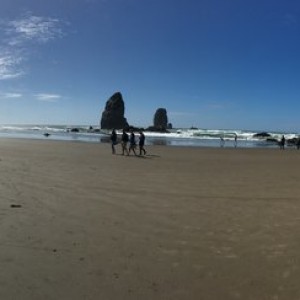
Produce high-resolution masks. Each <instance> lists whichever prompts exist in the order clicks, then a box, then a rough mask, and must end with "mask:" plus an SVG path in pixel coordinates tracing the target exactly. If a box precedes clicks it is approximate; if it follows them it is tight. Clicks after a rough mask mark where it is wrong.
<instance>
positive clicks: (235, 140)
mask: <svg viewBox="0 0 300 300" xmlns="http://www.w3.org/2000/svg"><path fill="white" fill-rule="evenodd" d="M236 147H237V134H236V133H235V135H234V148H236Z"/></svg>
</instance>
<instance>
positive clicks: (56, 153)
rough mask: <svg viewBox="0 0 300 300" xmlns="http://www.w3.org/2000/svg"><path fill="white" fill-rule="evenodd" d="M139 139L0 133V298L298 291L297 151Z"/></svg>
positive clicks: (148, 298) (252, 295)
mask: <svg viewBox="0 0 300 300" xmlns="http://www.w3.org/2000/svg"><path fill="white" fill-rule="evenodd" d="M118 147H119V146H118ZM147 150H148V153H149V155H147V156H146V157H134V156H130V157H127V156H122V155H120V153H121V149H120V147H119V148H117V155H112V154H111V150H110V145H109V144H96V143H95V144H92V143H76V142H59V141H37V140H22V139H19V140H18V139H0V170H1V171H0V199H1V201H0V214H1V215H0V228H1V234H0V267H1V274H0V299H6V300H9V299H14V300H15V299H22V300H27V299H28V300H29V299H30V300H35V299H39V300H40V299H43V300H44V299H56V300H57V299H72V300H74V299H75V300H77V299H80V300H82V299H92V300H96V299H103V300H127V299H128V300H129V299H130V300H131V299H134V300H160V299H161V300H168V299H170V300H179V299H180V300H194V299H195V300H196V299H197V300H199V299H201V300H202V299H203V300H212V299H213V300H220V299H222V300H227V299H243V300H247V299H255V300H260V299H270V300H271V299H274V300H280V299H288V300H296V299H300V286H299V278H300V239H299V237H300V214H299V211H300V198H299V194H300V193H299V192H300V186H299V182H300V172H299V165H300V151H297V150H295V149H288V150H285V151H280V150H279V149H234V148H224V149H216V148H215V149H209V148H188V147H164V146H151V147H148V148H147Z"/></svg>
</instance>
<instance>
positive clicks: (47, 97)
mask: <svg viewBox="0 0 300 300" xmlns="http://www.w3.org/2000/svg"><path fill="white" fill-rule="evenodd" d="M35 97H36V99H37V100H39V101H43V102H58V100H59V99H61V98H62V96H61V95H58V94H44V93H41V94H36V95H35Z"/></svg>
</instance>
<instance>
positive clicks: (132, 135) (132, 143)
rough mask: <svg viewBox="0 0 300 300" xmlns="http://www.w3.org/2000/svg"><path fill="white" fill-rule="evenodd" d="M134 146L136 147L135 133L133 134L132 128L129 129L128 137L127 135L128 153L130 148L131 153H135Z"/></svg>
mask: <svg viewBox="0 0 300 300" xmlns="http://www.w3.org/2000/svg"><path fill="white" fill-rule="evenodd" d="M135 147H136V143H135V135H134V132H133V130H131V133H130V137H129V151H128V154H130V152H131V150H132V151H133V153H134V155H136V153H135Z"/></svg>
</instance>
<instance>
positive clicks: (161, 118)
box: [146, 108, 172, 132]
mask: <svg viewBox="0 0 300 300" xmlns="http://www.w3.org/2000/svg"><path fill="white" fill-rule="evenodd" d="M170 126H172V125H171V124H168V116H167V110H166V109H165V108H158V109H157V110H156V112H155V114H154V119H153V126H150V127H148V128H147V129H146V130H147V131H159V132H168V130H167V128H168V129H170V128H169V127H170Z"/></svg>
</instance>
